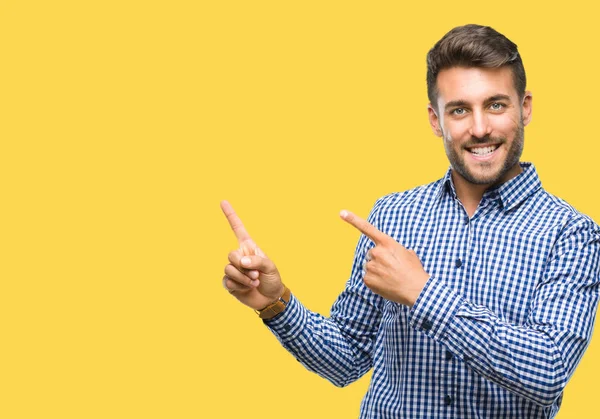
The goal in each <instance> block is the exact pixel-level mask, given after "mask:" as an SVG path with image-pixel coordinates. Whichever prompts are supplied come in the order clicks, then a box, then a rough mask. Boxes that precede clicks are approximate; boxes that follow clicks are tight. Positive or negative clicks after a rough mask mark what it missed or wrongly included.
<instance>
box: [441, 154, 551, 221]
mask: <svg viewBox="0 0 600 419" xmlns="http://www.w3.org/2000/svg"><path fill="white" fill-rule="evenodd" d="M520 165H521V168H522V169H523V171H522V172H521V173H519V174H518V175H517V176H515V177H514V178H512V179H510V180H509V181H507V182H504V183H503V184H502V185H499V186H495V187H493V188H490V189H488V190H487V191H485V193H484V194H483V198H484V199H499V200H500V203H501V205H502V208H503V209H504V211H509V210H511V209H512V208H514V207H516V206H517V205H519V204H520V203H521V202H523V201H525V199H527V198H528V197H529V196H530V195H532V194H533V193H535V192H536V191H537V190H538V189H540V188H541V187H542V182H541V181H540V178H539V176H538V174H537V170H536V169H535V166H534V165H533V163H529V162H522V163H520ZM451 174H452V168H449V169H448V170H447V171H446V174H445V175H444V177H443V178H442V179H441V182H440V186H439V189H438V192H437V194H436V197H437V198H440V197H441V196H442V195H443V193H444V192H447V193H449V194H450V195H451V196H452V197H453V198H457V197H456V189H454V183H453V182H452V176H451Z"/></svg>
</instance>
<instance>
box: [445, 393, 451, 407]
mask: <svg viewBox="0 0 600 419" xmlns="http://www.w3.org/2000/svg"><path fill="white" fill-rule="evenodd" d="M444 404H445V405H446V406H450V405H451V404H452V397H451V396H450V395H449V394H446V395H445V396H444Z"/></svg>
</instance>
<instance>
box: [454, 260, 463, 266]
mask: <svg viewBox="0 0 600 419" xmlns="http://www.w3.org/2000/svg"><path fill="white" fill-rule="evenodd" d="M454 264H455V265H456V267H457V268H460V267H461V266H462V260H460V258H458V259H456V261H455V262H454Z"/></svg>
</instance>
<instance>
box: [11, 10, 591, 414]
mask: <svg viewBox="0 0 600 419" xmlns="http://www.w3.org/2000/svg"><path fill="white" fill-rule="evenodd" d="M560 4H564V3H560ZM589 4H591V2H589ZM597 16H598V11H597V10H593V9H592V7H591V6H589V5H588V3H586V2H580V1H570V2H568V7H560V8H554V7H553V6H552V4H549V3H545V4H543V5H538V4H536V3H535V2H523V1H521V0H518V1H504V2H479V1H477V2H440V3H433V2H425V1H421V2H414V3H412V4H402V2H397V1H389V2H378V1H373V2H357V1H329V2H328V1H312V0H311V1H302V2H300V1H297V2H286V1H264V0H257V1H204V2H201V1H200V2H198V1H177V0H171V1H64V0H57V1H48V2H39V1H38V2H32V1H4V2H2V3H1V4H0V39H1V42H0V57H1V65H0V72H1V74H2V77H0V104H1V106H2V108H1V109H0V141H1V149H0V176H1V178H0V179H1V180H0V193H1V195H0V197H1V198H0V199H1V204H0V208H1V212H2V216H1V217H0V223H1V224H0V237H1V239H0V243H1V246H2V248H1V249H0V250H1V252H0V261H1V262H0V270H1V271H0V286H1V288H0V339H1V345H0V348H1V349H0V351H1V352H2V355H1V356H0V417H2V418H238V417H239V418H242V417H243V418H261V419H262V418H265V417H286V418H354V417H357V416H358V408H359V404H360V401H361V398H362V396H363V394H364V392H365V391H366V388H367V384H368V380H369V376H367V377H364V378H363V379H361V380H360V381H359V382H357V383H355V384H352V385H351V386H349V387H348V388H345V389H338V388H335V387H334V386H333V385H331V384H329V383H328V382H326V381H325V380H323V379H321V378H319V377H318V376H316V375H313V374H311V373H309V372H307V371H306V370H304V368H303V367H302V366H301V365H300V364H299V363H297V362H296V361H295V360H294V358H293V357H292V356H290V355H289V354H287V353H286V352H285V350H283V349H282V348H281V347H280V346H279V345H278V343H277V341H276V339H275V338H274V337H273V336H272V335H271V334H270V332H269V331H268V330H267V329H266V328H265V327H264V326H263V325H262V323H261V322H260V321H259V320H258V319H257V318H256V315H255V314H254V313H253V312H252V311H251V310H249V309H248V308H246V307H243V306H241V305H240V304H238V303H237V302H236V301H235V300H234V299H232V298H231V297H230V296H229V295H228V294H227V292H225V291H224V290H223V288H222V286H221V278H222V274H223V267H224V266H225V264H226V258H227V253H228V252H229V250H231V249H233V248H235V246H236V242H235V239H234V237H233V235H232V234H231V232H230V231H229V227H228V226H227V224H226V221H225V219H224V218H223V216H222V214H221V212H220V209H219V201H220V200H222V199H228V200H229V201H230V202H231V203H232V204H233V206H234V207H235V208H236V209H237V211H238V213H239V215H240V216H241V217H242V219H243V220H244V221H245V223H246V225H247V228H248V230H249V231H250V232H251V234H253V236H254V238H255V240H256V241H257V242H258V243H259V245H260V246H261V247H262V248H263V249H264V250H265V251H266V252H267V253H268V254H269V255H270V256H271V257H272V258H273V259H274V260H275V261H276V263H277V264H278V267H279V269H280V271H281V273H282V275H283V278H284V280H285V282H286V283H287V284H288V285H289V286H290V287H291V288H292V290H293V291H294V293H295V294H296V295H297V296H298V297H299V298H300V299H301V300H302V301H303V303H304V304H305V305H306V306H308V307H309V308H311V309H313V310H315V311H318V312H321V313H323V314H327V313H328V311H329V307H330V305H331V303H332V302H333V300H334V298H335V297H336V296H337V294H338V293H339V292H340V291H341V290H342V288H343V285H344V283H345V281H346V279H347V277H348V274H349V273H350V265H351V261H352V256H353V250H354V246H355V244H356V241H357V239H358V233H357V232H356V231H353V230H352V229H351V228H350V227H349V226H347V225H345V224H344V223H343V222H342V221H340V219H339V218H338V212H339V210H340V209H342V208H348V209H350V210H352V211H355V212H356V213H358V214H360V215H363V216H366V215H367V214H368V212H369V210H370V208H371V206H372V204H373V203H374V202H375V200H376V199H377V198H378V197H380V196H382V195H384V194H387V193H390V192H394V191H400V190H405V189H408V188H411V187H413V186H416V185H420V184H423V183H426V182H430V181H433V180H435V179H437V178H439V177H441V176H442V175H443V173H444V172H445V170H446V168H447V160H446V157H445V154H444V151H443V147H442V144H441V143H440V140H439V139H438V138H437V137H435V136H434V135H433V134H432V133H431V131H430V128H429V126H428V122H427V111H426V105H427V97H426V93H425V54H426V53H427V51H428V50H429V48H430V47H431V46H432V45H433V44H434V42H435V41H437V40H438V39H439V38H440V37H441V36H442V35H443V34H444V33H445V32H447V31H448V30H449V29H451V28H452V27H454V26H456V25H460V24H465V23H480V24H487V25H491V26H493V27H494V28H496V29H498V30H499V31H501V32H503V33H504V34H506V35H507V36H508V37H509V38H511V39H512V40H514V41H515V42H516V43H517V44H518V45H519V49H520V51H521V54H522V56H523V59H524V62H525V67H526V70H527V75H528V79H529V85H528V88H529V89H531V90H532V91H533V97H534V101H533V105H534V106H533V108H534V113H533V121H532V123H531V125H530V126H529V127H528V128H526V146H525V154H524V160H527V161H534V163H535V164H536V167H537V168H538V171H539V173H540V176H541V179H542V182H543V184H544V186H545V187H546V189H547V190H548V191H550V192H552V193H554V194H556V195H558V196H560V197H562V198H564V199H566V200H567V201H568V202H570V203H571V204H572V205H574V206H575V207H576V208H577V209H579V210H580V211H582V212H584V213H586V214H588V215H590V216H592V218H594V219H595V220H597V221H598V220H600V207H599V205H598V198H597V196H598V195H597V193H598V185H597V179H598V169H599V165H598V152H599V151H600V146H599V145H598V140H599V138H598V131H597V126H598V106H597V100H598V99H597V98H598V96H599V93H600V91H599V89H600V88H599V85H598V83H597V79H598V66H597V57H596V55H597V52H598V42H599V41H600V36H599V35H598V32H597V26H598V23H597ZM596 334H598V332H597V333H596ZM599 373H600V339H598V337H597V336H596V337H595V338H594V340H593V341H592V344H591V346H590V348H589V350H588V351H587V353H586V355H585V357H584V359H583V362H582V363H581V365H580V367H579V369H578V371H577V373H576V374H575V376H574V378H573V379H572V381H571V382H570V383H569V385H568V386H567V389H566V392H565V398H564V404H563V408H562V410H561V413H560V415H559V418H561V419H567V418H591V417H593V414H592V413H591V412H593V411H594V410H596V409H597V395H596V390H595V387H596V382H597V377H598V374H599Z"/></svg>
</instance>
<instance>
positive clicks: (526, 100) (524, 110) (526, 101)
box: [521, 90, 533, 126]
mask: <svg viewBox="0 0 600 419" xmlns="http://www.w3.org/2000/svg"><path fill="white" fill-rule="evenodd" d="M532 100H533V96H532V95H531V92H530V91H529V90H527V91H526V92H525V95H524V96H523V104H522V105H521V114H522V116H523V126H525V125H527V124H529V122H531V111H532V106H533V105H532V103H531V102H532Z"/></svg>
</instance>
